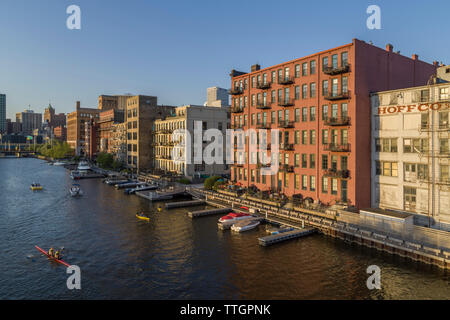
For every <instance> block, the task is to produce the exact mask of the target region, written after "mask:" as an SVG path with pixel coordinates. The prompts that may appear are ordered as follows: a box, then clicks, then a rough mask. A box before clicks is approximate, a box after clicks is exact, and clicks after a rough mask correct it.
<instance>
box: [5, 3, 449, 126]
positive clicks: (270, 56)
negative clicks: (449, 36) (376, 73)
mask: <svg viewBox="0 0 450 320" xmlns="http://www.w3.org/2000/svg"><path fill="white" fill-rule="evenodd" d="M258 3H259V4H260V7H259V6H258V7H255V6H254V5H253V4H251V3H237V2H234V1H231V2H227V3H226V4H214V5H210V4H208V3H206V2H203V3H202V5H200V6H195V11H194V9H193V8H191V7H190V6H189V5H188V4H185V3H183V2H174V3H171V4H162V3H159V4H150V3H142V2H139V1H133V2H131V3H129V4H128V5H127V7H125V8H124V7H122V6H121V5H120V4H119V3H118V2H109V3H108V6H104V5H101V4H98V3H89V2H87V1H83V0H82V1H78V3H77V5H79V6H80V8H81V12H82V29H81V30H68V29H67V28H66V26H65V21H66V19H67V17H68V15H67V14H66V12H65V10H66V8H67V6H68V5H70V3H69V2H67V1H64V2H61V3H56V2H52V1H50V2H47V3H39V4H38V3H28V2H25V1H15V2H12V1H4V2H2V4H0V9H1V10H0V36H1V37H2V39H3V42H4V44H5V47H7V48H9V49H8V50H4V51H2V52H0V61H1V65H0V67H1V68H2V70H3V72H2V73H3V75H4V76H3V77H2V78H1V79H0V91H1V92H2V93H4V94H6V95H7V97H8V102H7V118H10V119H14V115H15V113H17V112H21V111H23V110H24V109H27V108H28V106H29V105H31V109H33V110H34V111H35V112H43V109H44V108H45V107H46V106H47V105H48V103H49V101H51V103H52V105H53V106H54V107H55V109H57V110H58V112H64V113H68V112H71V111H73V109H74V105H75V102H76V101H81V104H82V105H83V106H86V107H92V108H94V107H96V106H97V98H98V95H100V94H124V93H132V94H148V95H154V96H158V97H160V103H161V104H167V105H184V104H199V105H201V104H203V103H204V90H205V88H207V87H211V86H219V87H223V88H228V87H229V79H230V78H229V72H230V71H231V69H237V70H241V71H245V72H249V71H250V66H251V65H252V64H255V63H259V64H260V65H261V67H262V68H264V67H267V66H270V65H275V64H278V63H281V62H282V61H286V60H292V59H294V58H298V57H301V56H306V55H309V54H312V53H313V52H316V51H320V50H324V49H327V48H330V47H333V46H336V45H338V44H342V43H350V42H351V41H352V39H353V38H358V39H361V40H364V41H366V42H370V41H372V42H373V44H374V45H376V46H378V47H381V48H383V47H384V46H385V45H386V43H392V44H393V45H394V51H398V50H400V51H401V54H402V55H404V56H407V57H411V55H412V54H418V55H419V59H420V60H422V61H426V62H428V63H431V62H432V61H434V60H437V61H439V62H441V61H442V62H444V63H448V61H449V60H450V59H448V58H449V54H444V52H449V50H448V49H450V48H449V47H450V45H448V44H446V43H442V44H439V46H440V48H439V51H436V48H435V44H434V40H433V39H436V38H440V37H441V36H444V35H445V30H444V29H443V28H441V29H436V26H437V22H436V24H435V23H433V22H428V23H426V24H420V25H419V24H414V23H411V21H418V20H419V19H420V17H421V16H422V15H423V14H428V15H433V16H434V17H435V18H436V19H435V21H439V20H440V18H442V19H444V18H445V17H444V14H445V12H446V10H445V7H446V6H449V4H442V3H439V7H440V10H439V11H436V10H433V6H432V5H430V6H428V7H425V8H424V7H420V10H418V6H419V4H411V3H408V6H406V7H405V6H404V5H403V4H402V3H395V4H394V3H389V2H387V1H379V2H378V3H377V5H379V6H380V8H381V14H382V28H381V30H369V29H367V27H366V19H367V17H368V14H366V8H367V6H368V5H369V4H370V3H365V2H356V1H353V2H352V3H350V4H348V6H347V7H346V8H345V10H343V9H342V4H338V3H336V4H333V3H330V4H329V6H328V7H327V8H328V9H329V10H322V8H321V6H322V4H319V3H317V4H311V3H308V4H305V3H301V2H300V3H299V2H291V1H286V2H284V6H283V5H281V6H280V5H279V4H274V3H269V2H262V3H261V2H258ZM287 7H289V8H290V10H284V9H285V8H287ZM263 8H264V10H263ZM338 9H339V10H338ZM35 12H39V15H36V14H34V13H35ZM248 12H252V13H253V14H252V15H250V14H248ZM304 12H307V13H308V14H305V13H304ZM311 12H317V14H310V13H311ZM398 12H402V14H401V15H398ZM336 13H338V17H336ZM281 16H282V17H283V18H282V19H280V18H276V17H281ZM19 17H20V18H19ZM229 17H234V19H233V20H232V22H231V23H230V20H229ZM274 17H275V18H276V19H279V20H278V21H280V23H271V24H264V23H263V22H262V21H273V20H274ZM335 18H339V20H340V21H341V22H340V25H341V28H340V32H339V33H338V34H332V33H331V31H332V30H333V25H334V24H335ZM121 19H123V21H124V22H126V23H114V22H115V21H120V20H121ZM344 21H345V22H344ZM161 29H162V30H161ZM158 30H160V31H164V32H158ZM393 30H395V32H396V33H393V32H392V31H393ZM163 34H164V36H163ZM409 34H422V35H425V34H433V35H434V36H433V37H425V36H423V37H416V38H415V41H414V42H410V41H409V39H410V38H409V37H408V36H407V35H409ZM249 37H251V39H253V41H250V43H249V41H248V38H249ZM267 38H273V42H272V43H269V42H267ZM145 39H148V41H142V40H145ZM295 39H298V41H296V40H295ZM135 40H139V47H138V48H136V47H135V46H134V45H132V43H133V41H135ZM292 40H294V41H292ZM121 41H122V42H123V43H122V44H120V43H119V44H118V42H121ZM118 46H119V47H118ZM127 46H128V47H129V50H124V49H123V48H126V47H127ZM117 48H120V49H117ZM30 52H33V54H32V55H30V54H29V53H30ZM255 52H257V54H255ZM186 61H189V63H186ZM124 62H125V63H124ZM24 92H25V93H26V94H24ZM41 109H42V110H41Z"/></svg>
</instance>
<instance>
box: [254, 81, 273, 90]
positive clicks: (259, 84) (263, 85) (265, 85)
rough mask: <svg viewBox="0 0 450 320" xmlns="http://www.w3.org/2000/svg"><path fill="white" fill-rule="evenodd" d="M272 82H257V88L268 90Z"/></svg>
mask: <svg viewBox="0 0 450 320" xmlns="http://www.w3.org/2000/svg"><path fill="white" fill-rule="evenodd" d="M271 86H272V84H271V83H270V82H257V83H256V89H261V90H266V89H270V87H271Z"/></svg>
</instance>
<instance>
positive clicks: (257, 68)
mask: <svg viewBox="0 0 450 320" xmlns="http://www.w3.org/2000/svg"><path fill="white" fill-rule="evenodd" d="M251 70H252V72H255V71H259V70H261V66H260V65H259V64H254V65H252V69H251Z"/></svg>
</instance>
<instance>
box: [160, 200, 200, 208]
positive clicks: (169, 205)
mask: <svg viewBox="0 0 450 320" xmlns="http://www.w3.org/2000/svg"><path fill="white" fill-rule="evenodd" d="M202 204H205V201H203V200H191V201H179V202H168V203H166V209H174V208H183V207H195V206H200V205H202Z"/></svg>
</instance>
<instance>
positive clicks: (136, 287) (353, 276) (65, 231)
mask: <svg viewBox="0 0 450 320" xmlns="http://www.w3.org/2000/svg"><path fill="white" fill-rule="evenodd" d="M35 181H36V182H40V183H41V184H42V185H43V186H44V190H43V191H42V192H32V191H31V190H30V188H29V186H30V184H31V183H32V182H35ZM72 183H73V181H72V180H71V179H70V177H69V172H68V171H67V170H65V169H64V168H63V167H54V166H48V165H47V164H46V162H44V161H41V160H36V159H0V252H1V263H0V299H449V298H450V286H449V284H450V274H449V273H448V272H445V271H442V270H440V269H438V268H436V267H432V266H428V265H424V264H420V263H415V262H412V261H409V260H406V259H403V258H400V257H395V256H391V255H389V254H386V253H381V252H378V251H376V250H372V249H368V248H364V247H359V246H356V245H349V244H346V243H344V242H342V241H340V240H336V239H332V238H327V237H325V236H323V235H319V234H316V235H312V236H309V237H306V238H302V239H298V240H293V241H288V242H285V243H281V244H277V245H274V246H271V247H267V248H264V247H260V246H259V245H258V240H257V238H258V236H261V235H265V234H266V233H265V226H263V225H260V226H259V227H258V229H256V230H252V231H248V232H245V233H243V234H235V233H232V232H230V231H229V230H228V231H221V230H218V228H217V219H218V218H219V217H218V216H213V217H204V218H198V219H195V220H191V219H190V218H189V217H187V215H186V212H187V211H188V210H189V209H174V210H170V211H165V210H163V211H162V212H159V213H154V211H155V210H154V209H153V208H152V205H151V203H150V202H149V201H147V200H145V199H140V198H138V197H136V196H127V195H124V194H123V191H121V190H119V191H118V190H115V189H114V188H113V187H110V186H107V185H106V184H103V183H101V181H100V180H99V179H94V180H82V181H81V182H80V184H81V186H82V189H83V190H84V193H85V194H84V196H83V197H81V198H72V197H70V195H69V192H68V189H69V187H70V186H71V184H72ZM203 208H204V207H203ZM196 209H197V208H196ZM198 209H202V207H199V208H198ZM142 210H143V211H148V212H152V213H150V216H151V222H150V223H146V222H142V221H139V220H137V219H136V217H135V213H136V212H138V211H142ZM35 245H38V246H40V247H42V248H44V249H48V248H49V247H51V246H53V247H58V248H59V247H64V248H65V249H64V253H65V256H64V260H65V261H67V262H69V263H70V264H73V265H77V266H79V267H80V269H81V287H82V288H81V290H68V289H67V286H66V281H67V278H68V277H69V275H68V274H66V268H65V267H63V266H61V265H56V264H54V263H52V262H49V261H48V260H47V259H46V258H45V257H44V256H42V255H40V254H39V252H38V251H37V250H36V249H35V248H34V246H35ZM370 265H377V266H379V267H380V268H381V290H369V289H367V286H366V280H367V278H368V277H369V275H368V274H367V273H366V269H367V267H368V266H370Z"/></svg>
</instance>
